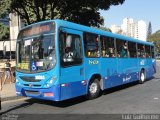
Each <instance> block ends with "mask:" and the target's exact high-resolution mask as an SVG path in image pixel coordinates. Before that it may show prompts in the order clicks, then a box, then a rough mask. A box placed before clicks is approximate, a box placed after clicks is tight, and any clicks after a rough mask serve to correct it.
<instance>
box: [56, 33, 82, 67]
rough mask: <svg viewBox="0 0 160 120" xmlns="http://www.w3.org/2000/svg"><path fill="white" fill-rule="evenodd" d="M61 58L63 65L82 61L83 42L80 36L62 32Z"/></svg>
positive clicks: (60, 39)
mask: <svg viewBox="0 0 160 120" xmlns="http://www.w3.org/2000/svg"><path fill="white" fill-rule="evenodd" d="M59 41H60V60H61V65H62V66H63V67H66V66H72V65H77V64H81V63H82V44H81V39H80V36H78V35H74V34H65V33H60V38H59Z"/></svg>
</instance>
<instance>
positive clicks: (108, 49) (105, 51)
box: [100, 36, 116, 57]
mask: <svg viewBox="0 0 160 120" xmlns="http://www.w3.org/2000/svg"><path fill="white" fill-rule="evenodd" d="M100 39H101V51H102V57H115V56H116V55H115V47H114V38H111V37H104V36H101V38H100Z"/></svg>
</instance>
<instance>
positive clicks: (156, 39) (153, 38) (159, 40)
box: [148, 30, 160, 53]
mask: <svg viewBox="0 0 160 120" xmlns="http://www.w3.org/2000/svg"><path fill="white" fill-rule="evenodd" d="M148 41H150V42H153V43H154V44H155V45H156V48H157V53H160V30H158V31H157V32H155V33H154V34H152V35H150V36H149V38H148Z"/></svg>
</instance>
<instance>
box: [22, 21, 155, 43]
mask: <svg viewBox="0 0 160 120" xmlns="http://www.w3.org/2000/svg"><path fill="white" fill-rule="evenodd" d="M45 22H55V23H56V26H57V27H61V26H62V27H66V28H71V29H75V30H79V31H85V32H90V33H95V34H100V35H104V36H109V37H114V38H118V39H122V40H127V41H131V42H136V43H141V44H146V45H154V44H153V43H151V42H146V41H142V40H138V39H135V38H131V37H127V36H123V35H120V34H114V33H111V32H107V31H104V30H100V29H98V28H94V27H87V26H84V25H80V24H76V23H73V22H69V21H65V20H60V19H55V20H46V21H41V22H37V23H34V24H31V25H28V26H26V27H24V28H23V29H25V28H28V27H30V26H32V25H36V24H41V23H45Z"/></svg>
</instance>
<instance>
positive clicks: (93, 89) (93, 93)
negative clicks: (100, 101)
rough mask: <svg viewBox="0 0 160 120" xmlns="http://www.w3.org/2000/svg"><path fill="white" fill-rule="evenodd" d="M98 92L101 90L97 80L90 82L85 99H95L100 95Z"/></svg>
mask: <svg viewBox="0 0 160 120" xmlns="http://www.w3.org/2000/svg"><path fill="white" fill-rule="evenodd" d="M100 92H101V88H100V84H99V80H98V79H97V78H96V79H94V80H92V81H91V82H90V84H89V87H88V95H87V98H88V99H90V100H92V99H95V98H97V97H98V96H99V95H100Z"/></svg>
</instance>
